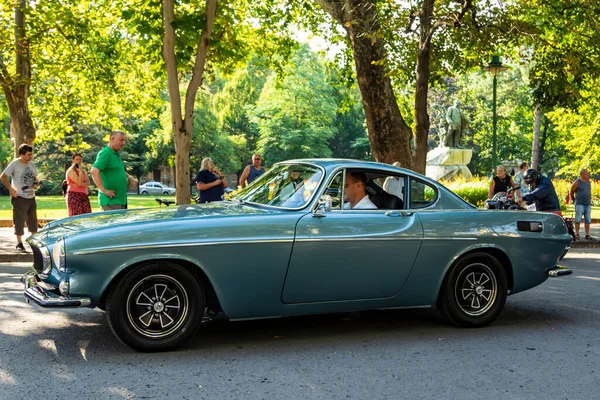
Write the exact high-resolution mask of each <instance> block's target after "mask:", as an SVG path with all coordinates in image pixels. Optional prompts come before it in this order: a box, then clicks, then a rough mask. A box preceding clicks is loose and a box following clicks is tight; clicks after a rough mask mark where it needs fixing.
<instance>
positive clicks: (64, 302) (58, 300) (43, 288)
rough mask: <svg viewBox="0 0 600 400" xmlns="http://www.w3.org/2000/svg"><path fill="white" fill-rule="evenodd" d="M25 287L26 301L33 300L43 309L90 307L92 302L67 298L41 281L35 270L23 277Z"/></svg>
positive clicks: (79, 298)
mask: <svg viewBox="0 0 600 400" xmlns="http://www.w3.org/2000/svg"><path fill="white" fill-rule="evenodd" d="M21 282H22V283H23V285H24V290H25V291H24V293H23V294H24V295H25V301H27V302H28V303H29V301H30V300H32V301H33V302H34V303H36V304H37V305H39V306H42V307H89V305H90V303H91V300H90V299H89V298H87V297H65V296H62V295H61V294H59V292H58V289H57V288H55V287H53V286H52V285H50V284H48V283H45V282H44V281H42V280H40V278H39V277H38V276H37V274H36V272H35V270H31V271H28V272H27V273H26V274H25V275H23V276H22V277H21Z"/></svg>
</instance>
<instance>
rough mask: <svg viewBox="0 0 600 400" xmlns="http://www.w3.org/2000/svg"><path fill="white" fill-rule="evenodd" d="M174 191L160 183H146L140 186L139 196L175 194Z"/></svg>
mask: <svg viewBox="0 0 600 400" xmlns="http://www.w3.org/2000/svg"><path fill="white" fill-rule="evenodd" d="M175 190H176V189H175V188H172V187H168V186H167V185H163V184H162V183H160V182H146V183H144V184H143V185H140V194H175Z"/></svg>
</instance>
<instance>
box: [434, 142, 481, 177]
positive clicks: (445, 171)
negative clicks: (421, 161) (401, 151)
mask: <svg viewBox="0 0 600 400" xmlns="http://www.w3.org/2000/svg"><path fill="white" fill-rule="evenodd" d="M472 156H473V150H472V149H457V148H452V147H438V148H435V149H433V150H431V151H430V152H429V153H427V167H426V170H425V175H427V176H428V177H430V178H431V179H435V180H436V181H437V180H440V179H442V180H447V181H450V180H453V179H456V178H457V177H459V176H462V177H463V178H464V179H471V178H472V177H473V174H471V171H469V168H467V164H468V163H469V162H470V161H471V157H472Z"/></svg>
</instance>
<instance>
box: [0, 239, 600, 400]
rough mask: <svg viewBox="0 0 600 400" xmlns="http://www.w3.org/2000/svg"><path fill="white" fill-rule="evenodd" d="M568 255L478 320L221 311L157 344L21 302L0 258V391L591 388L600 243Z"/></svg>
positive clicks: (594, 385)
mask: <svg viewBox="0 0 600 400" xmlns="http://www.w3.org/2000/svg"><path fill="white" fill-rule="evenodd" d="M564 264H566V265H569V266H571V267H573V268H575V273H574V274H573V275H571V276H569V277H563V278H554V279H550V280H548V281H547V282H546V283H544V284H542V285H540V286H538V287H537V288H534V289H533V290H530V291H527V292H525V293H520V294H516V295H514V296H510V297H509V299H508V302H507V305H506V308H505V309H504V312H503V313H502V315H501V316H500V318H499V319H498V320H497V321H496V322H495V323H494V324H493V325H491V326H489V327H487V328H483V329H462V328H456V327H453V326H450V325H448V324H447V323H446V322H444V321H443V320H441V319H439V318H438V317H437V316H436V314H435V313H434V312H431V311H404V310H402V311H377V312H365V313H357V314H336V315H326V316H314V317H302V318H287V319H277V320H264V321H247V322H224V321H221V322H212V323H210V324H207V325H205V326H203V328H202V329H201V330H200V332H199V333H198V334H197V335H196V336H195V337H194V339H193V340H191V341H190V342H189V343H188V344H187V345H186V346H185V347H184V348H182V349H180V350H179V351H175V352H171V353H161V354H141V353H136V352H134V351H132V350H130V349H129V348H127V347H125V346H123V345H122V344H120V342H118V340H117V339H116V338H114V337H113V335H112V334H111V332H110V330H109V328H108V326H107V324H106V321H105V319H104V315H103V313H102V312H101V311H98V310H88V309H73V310H60V311H57V310H54V311H52V310H50V311H48V310H44V309H40V308H37V307H33V306H31V305H27V304H25V302H24V301H23V298H22V289H21V284H20V283H19V281H18V278H19V277H20V276H21V274H22V273H23V272H25V270H26V268H27V264H0V399H24V398H27V399H61V400H62V399H65V398H67V399H68V398H74V399H211V400H212V399H482V398H498V399H597V398H599V396H600V395H599V391H598V390H599V389H598V388H599V383H600V339H599V338H600V250H598V249H582V250H575V251H572V252H571V254H569V255H568V256H567V258H565V260H564Z"/></svg>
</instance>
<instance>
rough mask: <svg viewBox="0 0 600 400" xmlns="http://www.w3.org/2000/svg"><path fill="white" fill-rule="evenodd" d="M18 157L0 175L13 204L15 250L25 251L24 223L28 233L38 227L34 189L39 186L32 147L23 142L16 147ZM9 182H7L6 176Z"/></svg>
mask: <svg viewBox="0 0 600 400" xmlns="http://www.w3.org/2000/svg"><path fill="white" fill-rule="evenodd" d="M18 153H19V157H18V158H16V159H14V160H13V161H12V162H11V163H10V164H8V166H7V167H6V169H5V170H4V171H2V174H1V175H0V180H1V181H2V184H3V185H4V186H6V188H7V189H8V192H9V193H10V201H11V204H12V206H13V209H12V211H13V222H14V224H15V235H16V236H17V250H18V251H25V246H23V235H24V234H25V230H24V228H25V223H27V230H28V231H29V233H36V232H37V229H38V220H37V204H36V202H35V190H36V189H37V188H38V187H39V185H38V180H37V169H36V168H35V164H34V163H33V161H32V160H33V147H32V146H30V145H28V144H26V143H23V144H22V145H20V146H19V149H18ZM9 176H10V177H11V183H10V184H9V183H8V177H9Z"/></svg>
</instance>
